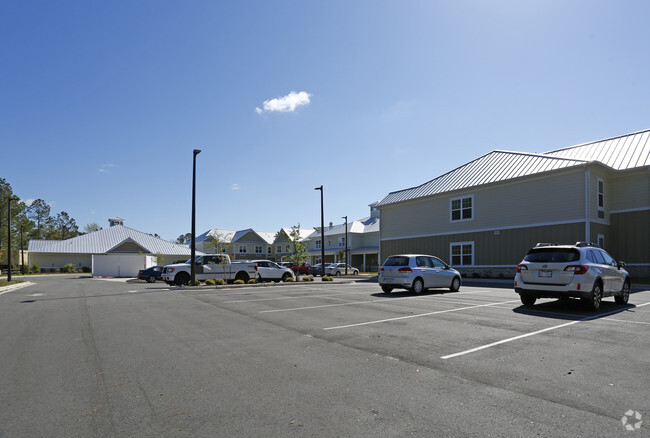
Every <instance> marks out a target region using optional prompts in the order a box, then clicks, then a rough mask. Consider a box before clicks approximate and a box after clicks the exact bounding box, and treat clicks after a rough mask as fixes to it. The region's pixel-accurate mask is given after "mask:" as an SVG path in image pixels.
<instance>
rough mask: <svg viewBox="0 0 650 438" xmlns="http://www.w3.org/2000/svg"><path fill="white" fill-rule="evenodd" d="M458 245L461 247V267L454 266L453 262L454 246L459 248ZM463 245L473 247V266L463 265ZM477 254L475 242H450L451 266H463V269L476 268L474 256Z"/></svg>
mask: <svg viewBox="0 0 650 438" xmlns="http://www.w3.org/2000/svg"><path fill="white" fill-rule="evenodd" d="M458 245H460V262H461V264H460V265H454V264H453V262H452V260H453V259H452V255H453V252H452V248H453V247H454V246H458ZM463 245H471V246H472V264H470V265H463ZM475 254H476V246H475V245H474V241H473V240H472V241H468V242H450V243H449V264H450V265H451V266H463V267H464V266H474V256H475Z"/></svg>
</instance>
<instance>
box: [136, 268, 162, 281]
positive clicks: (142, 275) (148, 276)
mask: <svg viewBox="0 0 650 438" xmlns="http://www.w3.org/2000/svg"><path fill="white" fill-rule="evenodd" d="M162 271H163V267H162V266H152V267H150V268H147V269H140V270H139V271H138V279H140V280H146V281H147V283H155V282H156V280H160V279H161V278H162Z"/></svg>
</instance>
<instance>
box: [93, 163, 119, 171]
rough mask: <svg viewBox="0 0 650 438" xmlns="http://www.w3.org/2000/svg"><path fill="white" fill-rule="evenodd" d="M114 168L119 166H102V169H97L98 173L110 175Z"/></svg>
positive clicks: (109, 164)
mask: <svg viewBox="0 0 650 438" xmlns="http://www.w3.org/2000/svg"><path fill="white" fill-rule="evenodd" d="M113 167H117V164H111V163H108V164H102V167H100V168H99V169H97V172H101V173H108V172H109V171H110V170H111V169H112V168H113Z"/></svg>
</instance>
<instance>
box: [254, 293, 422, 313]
mask: <svg viewBox="0 0 650 438" xmlns="http://www.w3.org/2000/svg"><path fill="white" fill-rule="evenodd" d="M418 298H419V299H422V297H419V296H416V297H401V298H384V299H380V300H365V301H352V302H349V303H336V304H319V305H318V306H305V307H293V308H290V309H272V310H260V311H259V313H275V312H290V311H294V310H309V309H321V308H323V307H341V306H352V305H357V304H371V303H381V302H384V301H391V302H392V301H397V300H416V299H418Z"/></svg>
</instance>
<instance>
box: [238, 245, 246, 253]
mask: <svg viewBox="0 0 650 438" xmlns="http://www.w3.org/2000/svg"><path fill="white" fill-rule="evenodd" d="M242 249H243V251H242ZM239 254H246V245H239Z"/></svg>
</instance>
